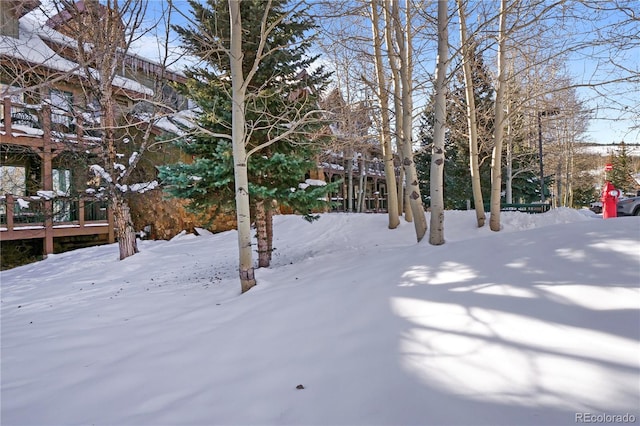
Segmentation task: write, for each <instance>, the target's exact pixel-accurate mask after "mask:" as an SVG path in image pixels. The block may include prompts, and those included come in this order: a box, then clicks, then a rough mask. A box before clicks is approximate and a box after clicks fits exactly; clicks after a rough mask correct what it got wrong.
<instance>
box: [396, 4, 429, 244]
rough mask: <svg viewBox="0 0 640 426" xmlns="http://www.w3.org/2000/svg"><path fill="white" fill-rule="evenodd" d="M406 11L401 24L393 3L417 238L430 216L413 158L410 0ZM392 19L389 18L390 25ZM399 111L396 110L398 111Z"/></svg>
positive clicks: (405, 160) (404, 157)
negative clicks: (403, 21) (424, 202)
mask: <svg viewBox="0 0 640 426" xmlns="http://www.w3.org/2000/svg"><path fill="white" fill-rule="evenodd" d="M405 7H406V11H405V14H406V15H405V27H404V29H403V28H402V26H401V22H402V21H401V20H400V11H399V10H400V8H399V6H398V3H397V1H396V2H394V3H393V7H392V14H393V19H392V21H393V26H392V27H393V31H394V34H395V35H396V40H397V43H398V47H399V49H400V51H399V53H400V55H399V57H400V79H401V81H402V165H403V166H404V170H405V176H406V183H407V194H408V197H409V204H410V206H411V213H412V214H413V225H414V228H415V231H416V239H417V241H418V242H420V241H422V238H424V235H425V234H426V233H427V218H426V216H425V212H424V207H423V205H422V196H421V195H420V185H419V183H418V173H417V171H416V164H415V163H414V161H413V143H412V136H413V97H412V69H413V58H412V54H413V51H412V44H411V43H412V32H411V8H410V2H409V1H408V0H407V3H406V6H405ZM390 23H391V22H389V21H388V22H387V25H389V24H390ZM398 114H399V112H398V111H396V115H398Z"/></svg>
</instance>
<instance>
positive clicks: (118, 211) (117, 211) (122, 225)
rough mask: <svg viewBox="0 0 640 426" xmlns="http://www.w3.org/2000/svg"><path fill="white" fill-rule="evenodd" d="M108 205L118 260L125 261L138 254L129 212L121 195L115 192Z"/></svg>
mask: <svg viewBox="0 0 640 426" xmlns="http://www.w3.org/2000/svg"><path fill="white" fill-rule="evenodd" d="M110 204H111V209H112V211H113V219H114V225H115V231H116V236H117V238H118V249H119V252H120V260H122V259H126V258H127V257H129V256H133V255H134V254H136V253H138V243H137V240H136V232H135V230H134V228H133V221H132V220H131V212H130V211H129V206H128V205H127V203H126V201H124V200H123V199H122V195H120V194H118V193H117V192H116V191H114V192H113V194H112V196H111V200H110Z"/></svg>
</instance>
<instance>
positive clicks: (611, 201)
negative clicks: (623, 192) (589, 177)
mask: <svg viewBox="0 0 640 426" xmlns="http://www.w3.org/2000/svg"><path fill="white" fill-rule="evenodd" d="M619 196H620V191H619V190H617V189H616V188H615V187H614V186H613V184H612V183H611V182H609V181H606V182H605V184H604V187H603V188H602V198H601V201H602V217H603V218H604V219H608V218H610V217H618V210H617V209H618V197H619Z"/></svg>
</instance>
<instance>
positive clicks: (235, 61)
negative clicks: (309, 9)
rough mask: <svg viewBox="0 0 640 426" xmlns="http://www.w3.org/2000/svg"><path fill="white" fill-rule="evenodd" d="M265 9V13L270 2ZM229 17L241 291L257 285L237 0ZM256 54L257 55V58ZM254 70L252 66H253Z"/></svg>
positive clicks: (240, 34) (240, 29)
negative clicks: (252, 246) (252, 243)
mask: <svg viewBox="0 0 640 426" xmlns="http://www.w3.org/2000/svg"><path fill="white" fill-rule="evenodd" d="M266 10H267V12H265V14H266V13H268V10H269V5H267V7H266ZM229 18H230V25H231V26H230V28H231V48H230V50H229V60H230V64H231V86H232V89H231V90H232V101H231V102H232V111H231V113H232V118H231V126H232V130H231V140H232V144H233V165H234V167H233V170H234V177H235V187H236V219H237V222H238V250H239V273H240V287H241V291H242V292H243V293H244V292H246V291H248V290H249V289H251V287H253V286H255V285H256V279H255V275H254V269H253V253H252V252H251V214H250V208H249V177H248V173H247V162H248V161H249V156H248V155H247V150H246V147H245V143H246V135H245V125H246V123H245V119H244V112H245V97H246V91H247V86H246V82H247V81H248V80H245V77H244V74H243V71H242V57H243V53H242V20H241V17H240V0H229ZM257 57H258V55H256V58H257ZM254 69H255V67H254Z"/></svg>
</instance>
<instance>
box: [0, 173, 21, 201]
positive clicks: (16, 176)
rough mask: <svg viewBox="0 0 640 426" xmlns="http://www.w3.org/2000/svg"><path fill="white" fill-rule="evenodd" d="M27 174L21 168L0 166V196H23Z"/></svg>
mask: <svg viewBox="0 0 640 426" xmlns="http://www.w3.org/2000/svg"><path fill="white" fill-rule="evenodd" d="M26 191H27V173H26V169H25V167H23V166H0V195H4V194H13V195H20V196H23V195H25V193H26Z"/></svg>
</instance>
